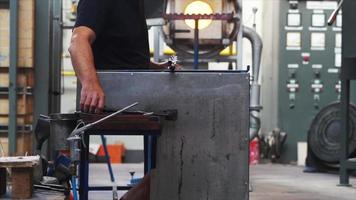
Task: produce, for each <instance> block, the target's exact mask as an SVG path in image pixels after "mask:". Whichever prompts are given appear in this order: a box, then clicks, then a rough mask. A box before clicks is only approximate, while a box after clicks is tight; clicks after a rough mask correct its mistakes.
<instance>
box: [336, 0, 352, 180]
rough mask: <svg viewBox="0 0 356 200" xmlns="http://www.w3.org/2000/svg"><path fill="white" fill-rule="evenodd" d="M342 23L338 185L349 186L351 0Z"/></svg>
mask: <svg viewBox="0 0 356 200" xmlns="http://www.w3.org/2000/svg"><path fill="white" fill-rule="evenodd" d="M343 6H344V9H343V19H342V21H343V24H342V29H343V32H342V38H343V43H342V72H341V138H340V141H341V147H342V149H341V155H340V172H339V173H340V186H350V182H349V177H350V172H351V171H352V170H354V171H355V170H356V159H349V156H350V153H351V152H349V143H350V141H349V140H350V139H349V132H350V125H349V118H350V111H349V104H350V97H351V95H350V93H351V92H350V89H351V86H350V82H351V80H356V70H355V66H356V53H355V51H354V48H355V44H356V43H355V40H354V33H355V32H356V28H355V27H354V26H353V23H354V21H355V20H354V17H355V14H354V13H353V9H354V8H355V6H356V4H354V1H353V0H345V1H344V4H343Z"/></svg>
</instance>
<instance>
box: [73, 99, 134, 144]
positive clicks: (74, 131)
mask: <svg viewBox="0 0 356 200" xmlns="http://www.w3.org/2000/svg"><path fill="white" fill-rule="evenodd" d="M136 105H138V102H136V103H134V104H131V105H129V106H127V107H125V108H123V109H121V110H118V111H116V112H114V113H112V114H110V115H108V116H106V117H103V118H101V119H99V120H98V121H95V122H93V123H90V124H87V125H85V126H83V127H80V128H78V129H75V130H73V132H72V133H71V134H70V136H69V138H68V140H71V139H72V138H73V137H74V136H76V135H80V134H81V133H82V132H84V131H86V130H88V129H90V128H91V127H93V126H95V125H97V124H99V123H101V122H103V121H105V120H107V119H109V118H111V117H114V116H115V115H118V114H120V113H122V112H124V111H126V110H128V109H130V108H132V107H134V106H136Z"/></svg>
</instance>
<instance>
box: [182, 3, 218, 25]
mask: <svg viewBox="0 0 356 200" xmlns="http://www.w3.org/2000/svg"><path fill="white" fill-rule="evenodd" d="M184 14H186V15H187V14H190V15H192V14H196V15H199V14H208V15H209V14H213V9H212V8H211V6H210V5H209V4H208V3H206V2H203V1H194V2H192V3H190V4H188V6H187V7H186V8H185V11H184ZM211 22H212V20H210V19H203V20H199V26H198V28H199V30H201V29H205V28H207V27H208V26H210V24H211ZM185 23H186V24H187V25H188V26H189V27H190V28H191V29H195V21H194V20H185Z"/></svg>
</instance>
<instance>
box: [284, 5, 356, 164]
mask: <svg viewBox="0 0 356 200" xmlns="http://www.w3.org/2000/svg"><path fill="white" fill-rule="evenodd" d="M336 8H338V1H294V0H290V1H281V9H280V10H281V14H280V16H281V17H280V24H281V26H280V33H281V35H280V38H281V40H280V41H281V42H280V50H279V52H280V53H279V59H280V69H279V88H280V89H279V91H280V92H279V107H278V113H279V117H278V121H279V127H280V128H281V129H282V130H283V131H286V132H287V133H288V138H287V140H286V147H285V148H284V151H283V153H282V158H281V161H282V162H291V161H296V160H297V143H298V142H306V141H307V140H308V145H309V150H310V151H309V154H312V156H311V157H314V158H316V160H317V162H319V163H321V164H328V165H329V164H336V163H338V161H339V159H338V158H339V155H340V152H341V147H342V145H341V143H340V140H339V139H338V138H339V137H340V135H341V129H340V127H341V122H340V115H339V114H340V108H339V104H338V102H339V101H340V94H341V81H340V78H339V76H340V72H341V65H342V62H341V61H342V51H341V48H342V42H341V41H342V12H341V11H340V12H339V13H338V14H337V13H336V15H335V16H333V18H334V23H333V24H332V25H331V26H328V24H327V20H328V18H329V17H330V16H331V15H332V13H333V11H334V10H335V9H336ZM330 24H331V23H330ZM353 110H354V107H353V106H351V111H352V112H351V113H353ZM350 124H351V125H352V124H356V121H355V119H354V118H350ZM351 127H352V128H351V129H352V130H353V129H354V128H353V127H354V126H353V125H352V126H351ZM353 131H354V130H353ZM353 131H352V132H351V133H350V136H349V139H350V140H352V141H354V140H355V135H354V134H353ZM351 146H352V145H351Z"/></svg>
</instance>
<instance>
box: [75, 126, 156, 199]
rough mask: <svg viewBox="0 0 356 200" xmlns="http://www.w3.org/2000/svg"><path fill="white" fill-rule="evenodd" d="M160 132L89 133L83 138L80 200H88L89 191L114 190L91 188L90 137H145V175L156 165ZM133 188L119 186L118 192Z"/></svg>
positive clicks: (102, 187)
mask: <svg viewBox="0 0 356 200" xmlns="http://www.w3.org/2000/svg"><path fill="white" fill-rule="evenodd" d="M160 134H161V133H160V131H158V132H157V131H154V132H145V133H142V132H141V130H138V131H137V132H131V133H130V134H129V133H127V132H122V131H121V132H120V131H112V132H105V133H102V132H100V131H87V132H86V133H85V135H84V136H83V142H84V144H86V145H85V146H86V147H84V145H83V146H82V149H81V152H80V164H79V173H80V174H79V177H80V178H79V199H80V200H87V199H88V193H89V191H105V190H112V189H113V188H112V186H100V187H98V186H89V148H87V147H89V142H90V136H92V135H144V147H145V151H144V157H145V163H144V172H145V174H146V173H148V172H149V171H150V170H151V169H153V168H154V167H155V165H156V159H155V152H156V151H155V145H156V139H157V137H156V136H158V135H160ZM131 188H132V187H131V186H117V190H129V189H131Z"/></svg>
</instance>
